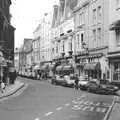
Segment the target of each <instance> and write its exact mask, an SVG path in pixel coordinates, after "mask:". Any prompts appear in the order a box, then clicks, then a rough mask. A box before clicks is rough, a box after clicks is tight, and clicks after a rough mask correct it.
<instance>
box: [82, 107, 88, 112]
mask: <svg viewBox="0 0 120 120" xmlns="http://www.w3.org/2000/svg"><path fill="white" fill-rule="evenodd" d="M89 108H90V106H85V107H84V108H83V109H82V110H83V111H85V110H87V109H89Z"/></svg>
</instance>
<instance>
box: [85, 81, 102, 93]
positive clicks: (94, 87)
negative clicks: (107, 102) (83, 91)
mask: <svg viewBox="0 0 120 120" xmlns="http://www.w3.org/2000/svg"><path fill="white" fill-rule="evenodd" d="M99 89H100V86H99V84H98V82H97V81H96V80H91V81H89V82H88V88H87V91H88V92H95V93H96V92H97V91H99Z"/></svg>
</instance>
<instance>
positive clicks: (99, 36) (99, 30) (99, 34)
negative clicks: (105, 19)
mask: <svg viewBox="0 0 120 120" xmlns="http://www.w3.org/2000/svg"><path fill="white" fill-rule="evenodd" d="M98 40H99V41H101V28H98Z"/></svg>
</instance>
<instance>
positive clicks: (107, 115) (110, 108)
mask: <svg viewBox="0 0 120 120" xmlns="http://www.w3.org/2000/svg"><path fill="white" fill-rule="evenodd" d="M115 99H116V96H114V98H113V101H112V105H111V106H110V107H109V109H108V111H107V113H106V114H105V117H104V118H103V120H108V118H109V115H110V113H111V111H112V108H113V106H114V104H115Z"/></svg>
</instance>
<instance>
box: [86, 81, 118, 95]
mask: <svg viewBox="0 0 120 120" xmlns="http://www.w3.org/2000/svg"><path fill="white" fill-rule="evenodd" d="M87 90H88V91H89V92H95V93H99V94H115V93H116V92H117V91H118V90H119V88H118V87H117V86H114V85H111V84H110V82H109V81H107V80H92V81H89V83H88V89H87Z"/></svg>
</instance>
